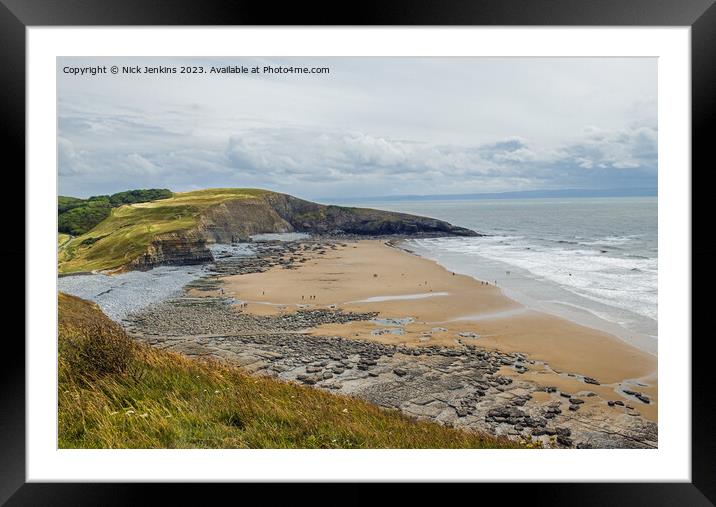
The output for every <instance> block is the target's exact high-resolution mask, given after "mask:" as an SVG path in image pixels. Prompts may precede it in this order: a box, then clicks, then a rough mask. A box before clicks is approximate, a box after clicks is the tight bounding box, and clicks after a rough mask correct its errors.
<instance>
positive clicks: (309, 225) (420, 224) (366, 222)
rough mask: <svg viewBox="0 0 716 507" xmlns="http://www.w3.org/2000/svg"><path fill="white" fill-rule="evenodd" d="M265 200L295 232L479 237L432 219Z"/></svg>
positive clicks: (279, 197) (282, 197) (274, 197)
mask: <svg viewBox="0 0 716 507" xmlns="http://www.w3.org/2000/svg"><path fill="white" fill-rule="evenodd" d="M266 201H267V202H268V204H269V205H270V206H271V208H272V209H273V210H275V212H276V213H277V214H278V215H279V216H281V218H283V219H284V220H285V221H286V222H288V223H290V224H291V225H292V226H293V228H294V230H295V231H298V232H308V233H314V234H322V235H341V234H354V235H366V236H379V235H391V234H400V235H419V234H427V235H438V234H440V235H447V236H478V234H477V233H476V232H475V231H471V230H470V229H466V228H464V227H456V226H454V225H452V224H449V223H448V222H444V221H442V220H437V219H434V218H428V217H421V216H417V215H409V214H407V213H396V212H391V211H380V210H374V209H369V208H351V207H345V206H326V205H322V204H317V203H314V202H310V201H304V200H303V199H298V198H296V197H293V196H290V195H286V194H275V193H274V194H270V195H268V196H266Z"/></svg>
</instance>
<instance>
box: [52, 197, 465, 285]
mask: <svg viewBox="0 0 716 507" xmlns="http://www.w3.org/2000/svg"><path fill="white" fill-rule="evenodd" d="M128 194H129V192H128ZM125 200H126V199H125ZM75 204H76V203H74V202H65V203H64V205H65V206H74V205H75ZM83 206H84V207H76V208H71V209H69V210H67V211H65V212H64V214H65V215H67V214H71V213H73V212H75V211H77V210H85V211H83V213H85V215H83V216H84V218H86V219H88V217H93V216H94V215H93V213H94V211H93V210H94V209H95V208H97V207H99V206H100V205H99V204H96V205H95V204H90V203H87V204H85V205H83ZM82 224H84V222H83V223H82ZM82 227H84V225H82ZM82 227H80V229H81V228H82ZM60 232H63V231H60ZM279 232H307V233H310V234H318V235H328V236H336V235H338V236H340V235H346V234H350V235H363V236H376V235H393V234H403V235H414V234H438V235H456V236H475V235H476V233H475V232H474V231H471V230H469V229H465V228H462V227H456V226H453V225H451V224H449V223H447V222H444V221H441V220H436V219H434V218H428V217H420V216H415V215H409V214H406V213H395V212H390V211H381V210H373V209H366V208H348V207H343V206H325V205H322V204H318V203H315V202H310V201H306V200H303V199H298V198H296V197H293V196H291V195H288V194H281V193H278V192H271V191H268V190H260V189H249V188H215V189H207V190H198V191H194V192H183V193H175V194H173V195H172V196H171V197H168V198H163V199H157V200H153V201H149V202H141V203H139V202H135V203H130V204H125V205H123V206H120V207H117V208H112V209H111V210H110V212H109V215H108V216H107V217H106V218H105V219H104V220H102V221H101V222H99V223H98V224H97V225H95V226H94V227H93V228H92V229H90V230H88V231H86V232H84V233H82V234H79V235H77V237H75V238H74V239H72V240H71V241H69V242H68V243H66V244H64V245H63V247H62V248H61V249H60V251H59V254H58V258H59V266H58V269H59V272H60V273H74V272H81V271H92V270H117V269H150V268H152V267H154V266H156V265H160V264H197V263H201V262H205V261H206V260H207V258H208V259H209V260H210V259H211V254H210V252H209V251H208V249H207V248H206V243H230V242H233V241H246V240H248V239H249V237H250V236H251V235H253V234H260V233H279ZM70 234H72V233H71V232H70Z"/></svg>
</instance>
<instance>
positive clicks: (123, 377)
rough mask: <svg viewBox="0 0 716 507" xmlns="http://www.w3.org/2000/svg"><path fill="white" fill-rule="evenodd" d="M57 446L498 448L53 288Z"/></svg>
mask: <svg viewBox="0 0 716 507" xmlns="http://www.w3.org/2000/svg"><path fill="white" fill-rule="evenodd" d="M58 358H59V372H58V378H59V386H58V397H59V399H58V415H59V442H58V445H59V447H60V448H502V447H517V444H515V443H513V442H509V441H507V440H504V439H497V438H494V437H489V436H482V435H478V434H475V433H467V432H464V431H460V430H456V429H451V428H447V427H444V426H440V425H438V424H435V423H429V422H424V421H415V420H413V419H410V418H408V417H406V416H404V415H402V414H400V413H398V412H395V411H387V410H383V409H380V408H378V407H376V406H373V405H370V404H368V403H365V402H362V401H359V400H356V399H352V398H347V397H343V396H337V395H333V394H329V393H326V392H322V391H319V390H316V389H312V388H309V387H306V386H300V385H297V384H291V383H286V382H283V381H279V380H276V379H272V378H267V377H257V376H249V375H246V374H245V373H243V372H242V371H241V370H240V369H239V368H237V367H234V366H231V365H228V364H225V363H218V362H212V361H197V360H191V359H189V358H186V357H184V356H181V355H178V354H174V353H169V352H166V351H162V350H158V349H154V348H152V347H150V346H148V345H144V344H139V343H137V342H135V341H133V340H132V339H131V338H130V337H129V336H127V335H126V334H125V333H124V331H123V329H122V328H121V327H120V326H119V325H118V324H116V323H114V322H113V321H111V320H109V318H107V317H106V316H105V315H104V314H103V313H102V312H101V311H100V310H99V308H98V307H97V306H96V305H94V304H92V303H89V302H87V301H84V300H82V299H79V298H76V297H72V296H68V295H65V294H59V347H58Z"/></svg>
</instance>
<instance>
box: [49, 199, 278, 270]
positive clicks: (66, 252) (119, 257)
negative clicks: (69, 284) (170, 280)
mask: <svg viewBox="0 0 716 507" xmlns="http://www.w3.org/2000/svg"><path fill="white" fill-rule="evenodd" d="M263 193H264V191H262V190H253V189H212V190H199V191H195V192H185V193H176V194H173V195H172V196H171V197H168V198H163V199H161V200H156V201H152V202H143V203H135V204H131V205H125V206H121V207H118V208H115V209H112V210H110V213H109V215H108V216H107V218H106V219H105V220H103V221H102V222H101V223H99V224H98V225H97V226H95V227H94V228H92V229H91V230H90V231H88V232H86V233H84V234H81V235H79V236H77V237H76V238H74V239H73V240H72V241H70V242H69V243H67V244H66V245H65V246H64V248H63V249H62V251H60V252H59V267H58V270H59V272H60V273H68V272H69V273H71V272H77V271H92V270H107V269H114V268H118V267H121V266H123V265H124V264H127V263H128V262H131V261H132V260H134V259H136V258H137V257H138V256H140V255H141V254H143V253H144V252H145V251H146V250H147V247H148V246H149V244H150V243H151V242H152V241H153V240H154V238H155V237H156V236H158V235H161V234H167V233H176V232H180V231H185V230H187V229H190V228H192V227H193V226H195V225H196V224H197V221H198V218H199V215H200V213H201V211H202V210H204V209H206V208H208V207H210V206H213V205H216V204H220V203H222V202H224V201H227V200H235V199H245V198H253V197H257V196H259V195H261V194H263Z"/></svg>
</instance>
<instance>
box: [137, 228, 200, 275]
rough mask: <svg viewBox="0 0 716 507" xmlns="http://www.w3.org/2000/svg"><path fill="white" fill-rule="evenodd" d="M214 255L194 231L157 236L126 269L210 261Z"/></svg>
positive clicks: (145, 268)
mask: <svg viewBox="0 0 716 507" xmlns="http://www.w3.org/2000/svg"><path fill="white" fill-rule="evenodd" d="M213 260H214V257H213V256H212V254H211V251H210V250H209V249H208V248H207V247H206V240H205V239H204V238H203V237H202V236H201V235H200V234H198V233H197V232H196V231H194V232H189V233H171V234H164V235H161V236H157V238H156V239H155V240H154V241H152V242H151V244H150V245H149V247H148V248H147V251H146V252H145V253H144V254H142V255H141V256H139V257H137V258H136V259H134V260H133V261H132V262H131V263H130V264H129V265H128V266H127V268H128V269H137V270H140V271H145V270H148V269H152V268H154V267H156V266H181V265H190V264H202V263H204V262H211V261H213Z"/></svg>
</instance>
